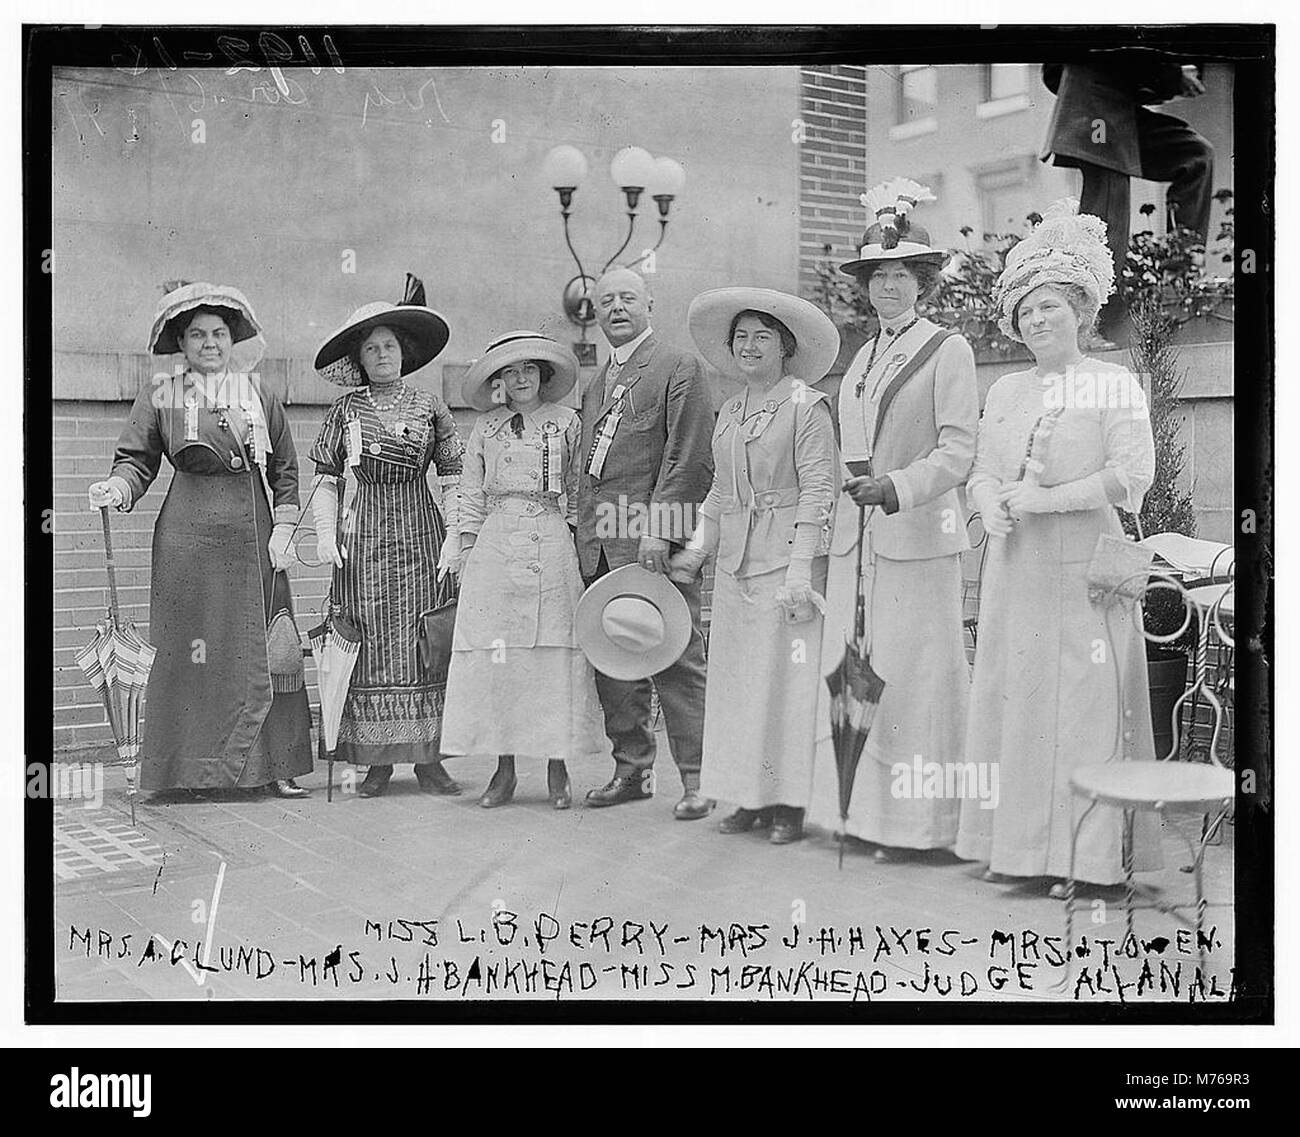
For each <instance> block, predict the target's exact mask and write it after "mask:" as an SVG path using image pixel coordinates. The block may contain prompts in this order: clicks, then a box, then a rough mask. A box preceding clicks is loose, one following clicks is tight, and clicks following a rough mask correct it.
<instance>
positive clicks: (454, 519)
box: [438, 474, 465, 580]
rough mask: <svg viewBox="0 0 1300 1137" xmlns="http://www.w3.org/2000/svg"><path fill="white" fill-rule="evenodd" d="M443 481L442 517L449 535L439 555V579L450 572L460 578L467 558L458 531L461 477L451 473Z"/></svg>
mask: <svg viewBox="0 0 1300 1137" xmlns="http://www.w3.org/2000/svg"><path fill="white" fill-rule="evenodd" d="M440 481H441V483H442V519H443V521H445V522H446V526H447V536H446V538H445V539H444V540H443V542H442V552H441V553H439V555H438V579H439V580H441V579H442V578H443V577H444V576H446V575H447V574H448V573H451V574H452V576H454V577H456V579H457V580H459V579H460V572H461V569H462V568H463V567H464V564H465V558H464V556H463V555H462V553H461V548H460V534H459V533H457V532H456V530H457V528H458V527H459V525H460V478H459V477H458V476H456V475H454V474H449V475H447V476H446V477H443V478H441V479H440Z"/></svg>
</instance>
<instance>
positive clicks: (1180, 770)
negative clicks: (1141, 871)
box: [1062, 571, 1236, 983]
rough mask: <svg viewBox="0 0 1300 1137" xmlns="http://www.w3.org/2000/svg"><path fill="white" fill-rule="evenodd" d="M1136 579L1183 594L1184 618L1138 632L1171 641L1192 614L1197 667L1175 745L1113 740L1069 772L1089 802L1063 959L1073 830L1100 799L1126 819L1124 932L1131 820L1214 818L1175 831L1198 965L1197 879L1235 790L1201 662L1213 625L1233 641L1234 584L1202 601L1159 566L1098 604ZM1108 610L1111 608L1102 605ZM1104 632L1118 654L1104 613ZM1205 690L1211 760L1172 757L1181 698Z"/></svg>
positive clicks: (1112, 601) (1201, 909)
mask: <svg viewBox="0 0 1300 1137" xmlns="http://www.w3.org/2000/svg"><path fill="white" fill-rule="evenodd" d="M1136 581H1145V585H1144V586H1143V588H1142V591H1141V593H1140V595H1145V594H1146V593H1147V592H1149V591H1153V590H1155V589H1159V588H1164V589H1170V590H1172V591H1175V592H1177V593H1179V594H1180V595H1181V596H1182V598H1183V606H1184V620H1183V624H1182V626H1181V627H1180V628H1178V630H1177V631H1175V632H1173V633H1171V634H1169V635H1166V636H1160V635H1154V634H1151V633H1148V632H1147V631H1146V630H1145V629H1143V632H1142V634H1143V636H1144V638H1146V639H1147V640H1149V641H1151V642H1152V643H1170V642H1172V641H1173V640H1176V639H1177V638H1178V637H1179V636H1181V635H1182V634H1183V632H1184V631H1186V630H1187V628H1188V627H1189V625H1190V622H1191V621H1192V620H1193V619H1196V620H1197V621H1198V649H1197V653H1196V668H1195V672H1194V675H1193V680H1192V683H1191V684H1190V685H1189V686H1188V688H1187V689H1186V690H1185V691H1184V692H1183V693H1182V695H1180V696H1179V698H1178V701H1177V702H1176V703H1175V704H1174V708H1173V714H1172V717H1173V722H1172V724H1171V725H1172V727H1173V746H1172V748H1171V749H1170V752H1169V753H1168V754H1167V755H1166V756H1165V757H1164V758H1163V759H1157V760H1156V761H1150V762H1149V761H1139V762H1131V761H1117V760H1116V757H1117V755H1118V754H1119V753H1120V752H1121V748H1120V746H1119V745H1113V746H1112V749H1111V757H1110V758H1109V759H1108V760H1107V761H1106V762H1103V763H1100V764H1098V765H1095V766H1085V767H1082V768H1080V769H1078V770H1076V771H1075V772H1074V774H1073V775H1072V776H1071V778H1070V786H1071V789H1072V790H1073V792H1074V794H1075V795H1077V796H1078V797H1082V798H1084V799H1086V800H1087V801H1088V806H1087V808H1086V809H1085V810H1084V811H1083V813H1082V814H1081V815H1080V817H1079V819H1078V820H1077V821H1076V822H1075V824H1074V829H1073V831H1072V833H1071V836H1070V871H1069V877H1068V878H1067V881H1066V900H1065V946H1066V959H1067V961H1068V960H1069V958H1070V954H1071V949H1072V946H1073V945H1072V941H1073V933H1074V926H1073V925H1074V898H1075V880H1074V865H1075V854H1076V851H1077V846H1078V840H1079V832H1080V830H1081V829H1082V828H1083V825H1084V822H1086V821H1087V819H1088V817H1089V815H1090V814H1091V813H1092V812H1093V810H1094V809H1096V808H1097V806H1099V805H1105V806H1111V807H1114V808H1117V809H1120V810H1123V813H1124V821H1123V826H1122V828H1121V832H1122V840H1123V845H1122V863H1123V867H1124V910H1125V931H1126V934H1127V935H1128V936H1131V935H1132V934H1133V907H1134V906H1133V900H1134V896H1135V893H1136V886H1135V884H1134V882H1133V819H1134V816H1135V815H1136V814H1137V813H1140V812H1150V813H1155V814H1157V815H1158V816H1159V817H1161V818H1162V819H1163V818H1164V817H1166V816H1168V815H1171V814H1193V815H1194V814H1198V813H1199V814H1202V815H1203V816H1205V817H1210V816H1213V817H1214V822H1213V824H1212V825H1207V824H1205V823H1203V824H1202V830H1201V839H1200V842H1199V844H1193V842H1192V841H1191V839H1190V838H1189V837H1187V836H1186V834H1184V833H1182V832H1181V831H1180V832H1179V835H1180V836H1181V837H1182V838H1183V840H1184V841H1185V842H1186V843H1187V847H1188V851H1189V852H1190V853H1191V855H1192V873H1193V876H1194V879H1195V887H1196V916H1195V928H1196V945H1197V954H1198V957H1199V960H1200V964H1201V967H1202V970H1204V967H1205V951H1204V947H1203V944H1202V940H1201V933H1202V929H1203V925H1204V919H1205V910H1206V907H1207V902H1206V900H1205V892H1204V886H1203V881H1202V871H1201V870H1202V865H1203V863H1204V860H1205V849H1206V845H1207V844H1208V843H1209V840H1210V838H1211V837H1212V836H1213V834H1214V833H1215V832H1217V831H1218V828H1219V826H1220V825H1221V824H1222V823H1223V820H1224V818H1226V817H1227V816H1228V813H1229V811H1230V810H1231V809H1232V805H1233V801H1234V799H1235V796H1236V782H1235V779H1234V776H1233V773H1232V771H1231V770H1230V769H1228V768H1227V767H1226V766H1225V765H1224V764H1223V763H1222V762H1221V761H1220V760H1219V756H1218V750H1219V738H1220V734H1221V733H1222V729H1223V705H1222V704H1221V703H1220V702H1219V698H1218V696H1217V695H1216V693H1215V691H1214V690H1213V688H1212V687H1211V685H1210V684H1209V683H1208V681H1207V677H1206V665H1207V659H1208V655H1209V651H1208V647H1209V635H1210V629H1211V627H1213V628H1214V630H1215V632H1216V633H1217V635H1218V636H1220V637H1221V638H1222V640H1223V642H1225V643H1226V644H1229V645H1231V644H1232V639H1231V637H1230V636H1229V635H1228V633H1227V631H1226V630H1225V629H1224V627H1223V623H1222V619H1221V614H1222V611H1223V605H1224V597H1225V596H1227V595H1229V594H1230V590H1231V588H1232V585H1231V584H1229V585H1228V587H1227V589H1224V590H1223V591H1221V592H1220V593H1219V595H1218V596H1217V598H1216V599H1215V600H1214V602H1213V604H1212V605H1210V606H1208V607H1207V606H1205V605H1203V604H1202V603H1200V601H1199V599H1198V598H1197V597H1196V596H1194V595H1193V594H1192V593H1191V592H1190V591H1189V590H1188V589H1187V588H1186V587H1185V586H1184V585H1183V584H1182V582H1181V581H1179V580H1177V579H1175V578H1174V577H1173V576H1171V575H1169V574H1168V573H1164V572H1160V571H1151V572H1149V573H1148V572H1140V573H1135V574H1133V576H1131V577H1129V578H1127V579H1126V580H1124V581H1123V582H1121V583H1120V584H1118V585H1116V586H1115V587H1114V588H1112V589H1111V590H1110V591H1109V592H1108V593H1107V594H1106V597H1105V599H1104V600H1103V603H1104V604H1106V605H1108V606H1109V605H1119V604H1124V603H1132V604H1134V605H1136V603H1137V600H1132V601H1128V600H1126V598H1124V597H1122V596H1121V595H1120V593H1121V590H1122V589H1124V588H1125V586H1126V585H1129V584H1132V583H1134V582H1136ZM1107 611H1108V614H1109V611H1111V609H1110V608H1108V609H1107ZM1107 634H1108V636H1110V637H1111V645H1110V646H1111V659H1112V660H1116V659H1117V658H1118V657H1117V655H1116V652H1115V644H1114V639H1113V636H1111V629H1110V623H1109V617H1108V618H1107ZM1115 679H1116V687H1117V689H1118V688H1119V686H1120V684H1121V678H1120V674H1119V667H1118V666H1116V668H1115ZM1197 697H1203V698H1204V699H1205V700H1206V702H1207V703H1208V704H1209V706H1210V708H1211V711H1212V714H1213V729H1212V732H1211V736H1210V745H1209V751H1208V754H1209V762H1208V763H1198V762H1187V761H1180V760H1178V755H1179V754H1180V750H1181V746H1180V741H1179V727H1180V718H1181V712H1182V709H1183V707H1184V705H1185V704H1186V703H1187V702H1188V700H1190V699H1195V698H1197ZM1121 731H1122V724H1117V730H1116V741H1117V742H1118V741H1119V738H1120V732H1121ZM1155 906H1156V907H1158V908H1160V909H1161V910H1162V911H1165V912H1168V913H1175V914H1176V913H1177V911H1178V909H1179V908H1181V907H1186V905H1177V904H1167V903H1160V904H1157V905H1155ZM1068 973H1069V963H1068V962H1067V964H1066V974H1065V975H1064V976H1063V977H1062V982H1063V983H1064V982H1065V980H1066V978H1067V977H1068Z"/></svg>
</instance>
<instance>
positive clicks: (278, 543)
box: [266, 521, 294, 572]
mask: <svg viewBox="0 0 1300 1137" xmlns="http://www.w3.org/2000/svg"><path fill="white" fill-rule="evenodd" d="M292 537H293V526H292V525H290V524H289V523H288V522H284V521H282V522H280V523H279V524H278V525H273V526H272V527H271V540H270V542H269V543H268V544H267V546H266V548H267V552H269V553H270V554H271V567H272V568H273V569H275V571H276V572H283V571H284V570H285V569H287V568H288V567H289V566H290V565H291V564H293V561H294V556H293V554H292V553H291V552H290V551H289V541H290V539H291V538H292Z"/></svg>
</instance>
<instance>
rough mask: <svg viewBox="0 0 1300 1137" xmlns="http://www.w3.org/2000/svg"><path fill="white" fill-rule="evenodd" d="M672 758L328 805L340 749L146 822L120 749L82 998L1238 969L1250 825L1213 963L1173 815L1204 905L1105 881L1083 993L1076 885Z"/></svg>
mask: <svg viewBox="0 0 1300 1137" xmlns="http://www.w3.org/2000/svg"><path fill="white" fill-rule="evenodd" d="M663 752H664V753H665V754H666V748H665V750H664V751H663ZM662 761H663V762H664V763H665V765H668V766H669V770H667V771H665V774H664V777H663V779H662V781H661V783H660V786H659V792H658V795H657V796H656V797H655V798H654V799H653V800H651V801H647V802H638V803H634V804H629V805H623V806H618V807H614V808H611V809H603V810H595V809H584V808H582V805H581V799H582V795H583V793H585V791H586V789H588V788H590V787H592V786H595V785H599V784H601V783H602V782H603V781H604V780H605V778H606V777H607V776H608V767H607V762H606V761H605V760H602V761H595V760H593V761H591V762H588V763H571V764H570V773H571V776H572V777H573V785H574V798H575V801H574V808H573V809H572V810H571V811H569V812H567V813H556V812H553V811H552V810H551V809H550V808H549V806H548V804H547V802H546V788H545V765H544V763H542V762H540V761H538V762H535V763H530V762H528V761H527V760H525V759H522V758H521V759H520V763H519V768H520V783H519V789H518V792H517V794H516V800H515V803H514V804H513V805H511V806H507V807H504V808H501V809H496V810H491V811H488V810H483V809H480V808H478V806H477V804H476V799H477V794H478V793H479V792H481V790H482V788H483V787H484V786H485V785H486V782H487V779H488V777H489V775H490V773H491V769H492V762H491V761H490V760H483V759H453V760H450V761H449V762H448V769H449V770H450V771H451V772H452V773H453V774H454V775H455V776H456V777H457V778H458V779H459V780H460V781H461V782H462V784H464V785H465V788H466V793H465V795H464V796H463V797H459V798H438V797H430V796H427V795H425V794H423V793H421V792H419V791H418V789H417V787H416V783H415V780H414V777H413V775H412V773H411V769H410V767H409V766H406V767H398V770H397V773H396V774H395V775H394V778H393V781H392V783H391V785H390V789H389V792H388V794H387V795H385V796H384V797H382V798H378V799H363V798H359V797H357V796H356V795H355V794H352V793H340V792H339V791H338V790H337V789H336V792H335V796H334V801H333V803H332V804H327V802H326V800H325V790H324V784H325V774H324V770H323V769H322V770H319V771H318V772H316V773H314V774H313V775H311V776H310V777H308V778H305V779H302V784H305V785H308V786H311V787H313V789H314V791H315V792H314V793H313V794H312V796H311V797H310V798H307V799H303V800H297V801H280V800H278V799H274V798H269V797H252V798H246V797H237V796H234V795H225V796H223V797H221V798H219V799H218V798H213V799H210V800H204V801H186V802H184V803H174V804H153V803H149V802H146V801H141V802H140V803H139V805H138V824H137V826H136V828H135V830H134V831H132V830H131V827H130V823H129V813H128V810H127V802H126V799H125V793H124V787H125V777H124V772H123V771H122V770H121V769H120V768H109V769H108V771H107V777H106V785H105V787H104V793H103V802H102V805H100V806H99V807H98V808H94V807H93V806H94V803H92V802H87V803H86V806H85V807H83V805H82V804H81V803H79V802H76V801H71V800H69V801H60V802H57V803H56V834H55V864H56V880H55V937H54V939H55V964H56V985H57V998H58V999H60V1000H74V1001H76V1000H133V999H169V1000H194V999H265V998H273V999H316V998H329V999H339V998H342V999H395V998H400V999H410V1000H432V999H444V1000H445V999H465V998H483V999H493V1000H501V999H525V998H532V999H552V1000H555V999H558V1000H560V1001H562V1002H563V1001H570V1000H576V999H583V998H586V999H608V998H617V999H626V1000H661V999H667V998H676V999H712V1000H725V999H730V1000H769V999H777V1000H787V999H797V1000H801V1001H807V1000H809V999H817V1000H828V1001H841V1002H843V1001H847V1000H850V999H853V998H855V997H856V998H857V1000H858V1001H860V1002H862V1001H867V1000H868V999H871V1000H873V1001H883V1000H888V1001H890V1002H899V1001H917V1000H928V999H945V1000H947V1001H949V1002H953V1003H961V1002H964V1003H974V1002H980V1001H998V1002H1005V1001H1007V1000H1016V1001H1019V1002H1040V1001H1059V1000H1069V999H1076V998H1077V999H1078V1001H1080V1002H1089V1003H1093V1002H1099V1001H1113V1000H1116V999H1118V998H1120V997H1123V998H1124V999H1125V1000H1126V1001H1127V1002H1129V1003H1136V1002H1141V1003H1149V1002H1154V1001H1160V1000H1168V999H1175V998H1176V999H1177V1001H1179V1002H1187V1001H1188V1000H1189V999H1191V1000H1193V1001H1200V1000H1201V999H1202V997H1203V998H1204V999H1205V1001H1213V1002H1221V1001H1224V997H1225V996H1226V993H1227V991H1228V989H1229V985H1230V979H1229V968H1230V966H1231V962H1232V912H1231V908H1230V902H1231V889H1232V847H1231V841H1232V828H1231V826H1228V827H1226V835H1225V837H1224V841H1223V843H1222V844H1220V845H1215V846H1212V847H1211V848H1210V850H1209V852H1208V854H1207V858H1206V895H1207V897H1208V899H1209V901H1210V907H1209V910H1208V913H1207V919H1206V926H1207V928H1209V927H1211V926H1213V927H1214V928H1215V932H1214V939H1213V942H1212V945H1211V949H1210V951H1209V954H1208V956H1207V970H1206V973H1205V975H1204V977H1203V981H1202V982H1201V983H1199V984H1198V981H1197V966H1198V957H1197V952H1196V947H1195V944H1194V942H1193V940H1192V936H1191V933H1190V932H1189V931H1188V930H1187V929H1188V928H1189V927H1190V919H1191V907H1190V900H1191V897H1192V895H1193V893H1192V878H1191V876H1190V875H1188V874H1187V873H1185V872H1180V871H1179V867H1178V866H1183V865H1186V864H1187V863H1188V859H1189V858H1188V855H1187V852H1186V847H1185V846H1184V845H1183V844H1182V842H1181V841H1179V840H1178V839H1177V837H1176V834H1174V833H1173V832H1171V831H1168V830H1167V831H1166V833H1165V840H1164V853H1165V863H1166V866H1167V867H1166V869H1165V870H1164V871H1163V872H1161V873H1156V874H1145V875H1144V876H1143V877H1142V878H1141V879H1142V881H1143V883H1145V884H1148V885H1151V886H1153V887H1154V888H1155V889H1156V891H1157V892H1158V894H1159V895H1160V896H1163V897H1165V898H1168V899H1169V900H1171V901H1177V902H1180V903H1187V904H1188V908H1187V909H1185V910H1184V911H1183V913H1182V915H1183V917H1184V919H1183V920H1182V921H1180V920H1179V919H1178V918H1177V917H1176V916H1175V915H1171V914H1168V913H1164V912H1160V911H1157V910H1155V909H1151V908H1148V909H1145V910H1141V911H1138V912H1137V913H1136V917H1135V919H1136V924H1135V930H1136V939H1135V940H1133V941H1130V942H1129V944H1128V945H1126V948H1127V953H1128V954H1127V955H1125V954H1123V952H1124V948H1122V947H1120V946H1118V945H1120V943H1121V941H1123V939H1124V932H1125V925H1124V911H1123V903H1122V890H1121V891H1119V892H1115V891H1109V892H1107V893H1106V894H1105V895H1104V896H1102V897H1099V898H1098V897H1085V898H1084V899H1082V900H1081V901H1080V903H1079V905H1078V912H1077V914H1076V919H1075V937H1076V939H1075V942H1076V943H1077V942H1079V940H1078V937H1079V936H1081V935H1084V936H1087V937H1088V940H1089V951H1088V954H1087V955H1084V956H1082V957H1077V958H1075V960H1074V961H1073V966H1072V969H1071V972H1070V975H1069V979H1068V982H1067V985H1066V987H1065V988H1064V989H1057V988H1055V987H1054V986H1053V984H1055V983H1057V982H1058V981H1059V980H1060V979H1061V977H1062V975H1063V972H1064V969H1063V967H1062V966H1061V961H1062V958H1063V957H1062V952H1063V948H1062V946H1061V945H1062V943H1063V937H1064V932H1065V922H1064V906H1063V905H1062V904H1061V903H1060V902H1056V901H1052V900H1050V899H1049V898H1047V897H1046V896H1045V895H1044V893H1043V888H1042V887H1041V886H1039V885H1036V884H1034V885H1029V884H1022V885H1010V886H1009V885H1001V886H999V885H991V884H987V883H985V882H983V881H981V880H979V879H978V876H979V868H980V866H976V865H971V864H966V863H962V862H959V861H957V860H955V859H954V858H952V857H951V856H949V855H947V854H942V855H936V856H933V857H930V858H928V859H927V860H925V861H922V862H916V863H905V864H890V865H877V864H876V863H875V862H874V861H872V859H871V858H870V856H869V855H868V852H867V850H866V849H865V847H864V846H861V845H854V846H853V847H852V848H851V849H850V850H849V852H848V855H847V856H846V857H845V864H844V868H843V871H839V870H838V869H837V867H836V850H837V846H836V844H835V842H834V840H833V838H832V836H831V835H829V834H826V833H822V832H818V831H813V832H811V833H810V836H809V839H807V840H805V841H803V842H801V843H799V844H797V845H793V846H787V847H773V846H771V845H769V844H768V843H767V842H766V840H765V839H764V838H763V837H762V836H759V835H757V834H754V835H743V836H732V837H724V836H722V835H721V834H719V833H718V832H717V830H716V821H717V818H718V816H720V814H715V815H714V817H713V818H711V819H709V820H705V821H699V822H689V823H687V822H677V821H674V820H673V818H672V814H671V810H672V806H673V804H674V803H675V802H676V800H677V798H678V796H679V790H678V787H677V784H676V776H675V773H673V772H671V765H670V761H669V760H668V759H667V758H666V757H665V758H664V759H662ZM346 769H347V768H346V767H341V766H336V768H335V775H334V776H335V782H336V786H337V785H338V783H339V781H340V779H341V775H342V773H343V771H344V770H346ZM1191 824H1192V825H1193V826H1195V824H1196V823H1195V822H1192V823H1191ZM795 925H797V926H798V931H797V935H796V933H795V931H794V928H795ZM1179 929H1183V930H1182V931H1180V930H1179ZM128 937H129V938H128ZM1103 940H1109V941H1114V945H1115V946H1112V945H1110V944H1103V943H1101V942H1100V941H1103ZM1166 941H1167V942H1166ZM1117 952H1119V953H1120V954H1119V955H1118V956H1117V954H1116V953H1117ZM1018 965H1019V966H1018ZM1162 965H1163V966H1162ZM209 969H210V970H209ZM1081 975H1082V976H1084V978H1083V979H1082V980H1080V976H1081ZM1212 984H1213V985H1212ZM1175 985H1176V986H1177V992H1176V994H1175ZM1117 986H1118V988H1119V989H1118V990H1117V989H1116V988H1117Z"/></svg>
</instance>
